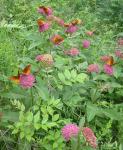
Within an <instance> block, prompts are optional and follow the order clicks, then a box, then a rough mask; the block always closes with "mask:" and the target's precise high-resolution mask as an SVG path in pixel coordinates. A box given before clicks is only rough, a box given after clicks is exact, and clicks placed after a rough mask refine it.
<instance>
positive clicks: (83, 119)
mask: <svg viewBox="0 0 123 150" xmlns="http://www.w3.org/2000/svg"><path fill="white" fill-rule="evenodd" d="M84 124H85V117H81V119H80V121H79V127H83V126H84Z"/></svg>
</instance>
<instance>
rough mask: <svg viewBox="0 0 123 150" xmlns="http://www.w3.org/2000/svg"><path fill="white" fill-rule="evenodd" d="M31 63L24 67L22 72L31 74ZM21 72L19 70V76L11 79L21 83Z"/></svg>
mask: <svg viewBox="0 0 123 150" xmlns="http://www.w3.org/2000/svg"><path fill="white" fill-rule="evenodd" d="M30 69H31V65H27V66H26V67H25V68H24V69H23V71H22V74H24V75H29V74H30V72H31V70H30ZM20 75H21V74H20V73H19V71H18V75H17V76H12V77H10V78H9V79H10V80H11V81H13V82H15V83H16V84H19V83H20Z"/></svg>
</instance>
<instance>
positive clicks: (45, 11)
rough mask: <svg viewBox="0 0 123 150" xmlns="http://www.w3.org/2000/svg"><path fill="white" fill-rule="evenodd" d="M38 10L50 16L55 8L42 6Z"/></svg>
mask: <svg viewBox="0 0 123 150" xmlns="http://www.w3.org/2000/svg"><path fill="white" fill-rule="evenodd" d="M38 12H39V13H40V14H42V15H44V16H50V15H52V14H53V10H52V9H51V8H50V7H45V6H40V7H39V8H38Z"/></svg>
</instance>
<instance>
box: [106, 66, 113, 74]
mask: <svg viewBox="0 0 123 150" xmlns="http://www.w3.org/2000/svg"><path fill="white" fill-rule="evenodd" d="M104 72H105V73H106V74H108V75H113V67H112V66H110V65H107V64H105V65H104Z"/></svg>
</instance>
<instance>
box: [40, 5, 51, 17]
mask: <svg viewBox="0 0 123 150" xmlns="http://www.w3.org/2000/svg"><path fill="white" fill-rule="evenodd" d="M39 8H41V9H43V11H44V12H45V14H47V15H48V13H49V8H48V7H45V6H40V7H39Z"/></svg>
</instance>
